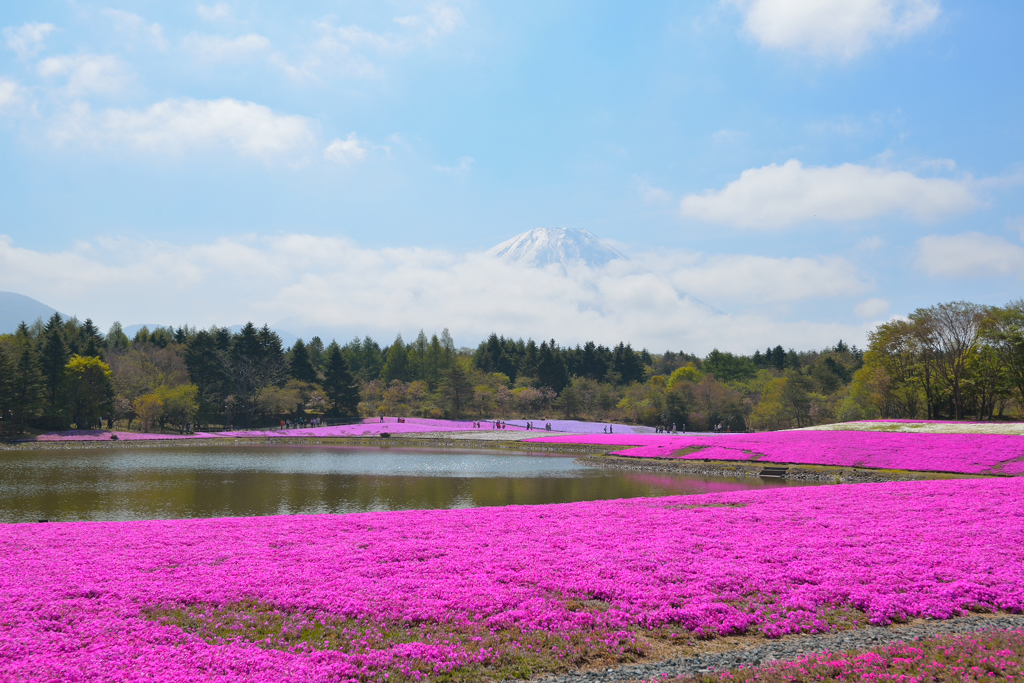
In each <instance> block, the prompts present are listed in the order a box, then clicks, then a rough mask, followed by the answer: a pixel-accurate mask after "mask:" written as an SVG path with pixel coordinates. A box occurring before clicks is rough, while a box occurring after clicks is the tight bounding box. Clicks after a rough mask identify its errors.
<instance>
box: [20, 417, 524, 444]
mask: <svg viewBox="0 0 1024 683" xmlns="http://www.w3.org/2000/svg"><path fill="white" fill-rule="evenodd" d="M384 420H385V421H384V422H381V421H380V418H368V419H366V420H363V421H362V422H358V423H356V424H349V425H338V426H334V427H303V428H301V429H238V430H231V431H224V432H196V433H194V434H150V433H144V432H121V431H115V432H110V431H106V430H88V429H85V430H74V431H67V432H51V433H49V434H41V435H39V436H38V437H36V438H35V439H34V440H35V441H109V440H111V436H112V435H113V436H117V438H118V440H121V441H163V440H170V439H218V438H236V437H241V438H275V437H281V436H287V437H314V438H315V437H322V438H330V437H352V436H356V437H358V436H378V435H380V434H381V432H387V433H389V434H417V433H428V432H461V431H467V432H468V431H476V432H480V431H487V430H491V429H492V427H491V423H490V422H482V423H480V427H474V426H473V424H474V423H473V422H472V421H470V420H432V419H427V418H413V417H410V418H406V419H405V421H404V422H398V421H397V419H396V418H393V417H387V418H385V419H384ZM506 431H523V432H525V431H526V428H525V427H520V426H517V425H513V424H509V425H508V427H507V428H506Z"/></svg>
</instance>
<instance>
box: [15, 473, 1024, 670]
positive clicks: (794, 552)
mask: <svg viewBox="0 0 1024 683" xmlns="http://www.w3.org/2000/svg"><path fill="white" fill-rule="evenodd" d="M1022 538H1024V479H1016V478H1004V479H979V480H953V481H927V482H910V483H888V484H860V485H849V486H823V487H811V488H792V489H775V490H771V491H743V492H732V493H721V494H710V495H703V496H679V497H669V498H654V499H632V500H617V501H599V502H588V503H574V504H565V505H539V506H521V507H519V506H511V507H504V508H477V509H469V510H443V511H442V510H433V511H411V512H381V513H363V514H351V515H337V516H335V515H321V516H293V517H262V518H259V517H257V518H241V519H205V520H175V521H141V522H101V523H95V522H94V523H89V522H75V523H50V524H10V525H3V526H0V544H2V547H3V549H4V552H3V554H2V555H0V624H2V625H3V628H2V629H0V680H17V681H30V682H34V681H56V680H148V681H155V682H170V681H214V680H216V681H219V682H234V681H239V682H240V681H251V682H254V683H262V682H264V681H267V682H269V681H275V682H276V681H284V680H287V681H321V680H346V679H347V680H353V679H354V680H364V681H370V680H373V681H378V682H383V681H385V680H386V679H385V674H386V673H387V674H388V675H389V676H390V679H388V680H391V681H394V680H396V679H397V680H418V679H419V678H420V676H421V675H423V674H426V675H431V673H432V672H440V671H446V670H449V669H451V668H452V667H458V666H463V665H466V664H469V663H472V662H474V661H480V658H481V657H483V658H487V657H490V656H492V654H493V653H483V654H481V653H480V652H479V651H472V649H471V643H468V642H467V641H469V640H471V639H470V638H468V637H467V638H465V639H463V640H460V638H459V634H460V633H479V629H480V628H488V629H491V630H500V629H522V630H526V631H530V630H540V631H546V632H552V633H556V634H559V633H565V634H567V636H568V634H570V633H576V632H578V631H580V630H589V631H590V632H593V633H597V634H605V635H604V636H600V637H602V638H606V639H607V640H609V641H610V642H623V641H624V640H628V638H629V637H631V636H630V634H631V633H635V632H636V631H637V630H638V629H644V628H656V627H662V626H667V627H668V628H670V629H671V631H674V632H679V633H686V632H691V633H698V634H716V633H717V634H728V633H740V632H744V631H750V630H757V629H759V630H760V631H762V632H763V633H765V634H767V635H769V636H780V635H783V634H786V633H790V632H796V631H825V630H828V629H829V628H830V626H829V624H828V618H829V614H831V613H832V612H831V610H832V608H839V609H844V610H851V609H853V610H861V611H863V612H864V613H865V614H866V616H867V618H868V619H869V620H870V621H871V622H873V623H879V624H881V623H886V622H888V621H890V620H901V619H910V618H915V617H929V618H938V619H943V618H948V617H951V616H954V615H958V614H962V613H964V612H965V611H966V610H978V609H983V610H1005V611H1010V612H1017V613H1019V612H1021V611H1022V610H1024V544H1022V543H1021V542H1020V541H1021V539H1022ZM243 601H250V602H251V601H260V602H261V603H264V604H269V605H273V606H275V609H280V610H283V611H286V612H288V613H306V614H313V615H317V614H319V615H329V616H331V617H332V618H335V619H355V620H360V623H364V624H370V625H373V624H377V625H379V627H380V628H382V629H383V628H395V625H396V624H398V627H399V628H405V629H407V630H408V631H410V632H411V633H419V632H420V631H419V630H418V629H419V628H420V626H419V625H420V624H428V625H430V624H433V625H439V626H440V627H443V628H444V629H447V630H448V631H447V632H450V633H451V634H452V635H451V638H450V639H449V638H447V637H446V640H447V641H448V642H436V641H435V642H432V643H422V644H418V643H404V644H397V645H392V646H386V647H382V648H380V649H377V650H372V649H371V650H364V651H356V652H345V651H342V650H338V649H327V650H321V651H316V650H313V651H308V650H307V649H303V648H283V649H275V648H273V647H269V646H266V645H267V642H263V643H262V644H263V645H264V646H263V647H261V644H260V643H257V642H249V641H245V640H241V639H226V640H222V641H220V642H210V641H208V640H204V639H203V638H201V637H199V636H198V635H195V634H194V633H192V632H187V631H183V630H181V629H179V628H178V627H177V626H174V625H171V624H168V623H163V622H159V621H154V620H153V619H149V618H146V610H150V609H160V608H162V609H171V608H175V607H177V608H184V609H186V610H189V609H192V608H190V607H189V606H190V605H192V606H195V607H194V609H196V611H201V610H202V609H207V608H204V607H203V606H204V605H205V606H210V605H213V606H217V605H220V606H230V605H232V604H237V603H239V602H243ZM586 601H590V602H594V601H600V604H603V605H604V606H605V608H606V609H580V607H579V605H581V604H589V603H588V602H586ZM574 605H575V606H574ZM403 624H404V626H403ZM388 625H390V626H388ZM474 629H475V630H474ZM357 637H358V636H357ZM501 643H502V647H505V648H508V649H510V650H511V649H514V648H516V647H518V646H517V644H516V641H514V640H504V641H501ZM474 658H475V659H474ZM412 662H419V663H420V664H416V666H422V667H426V668H425V669H415V670H414V669H412V668H410V667H411V664H410V663H412ZM403 666H404V667H406V668H404V669H403Z"/></svg>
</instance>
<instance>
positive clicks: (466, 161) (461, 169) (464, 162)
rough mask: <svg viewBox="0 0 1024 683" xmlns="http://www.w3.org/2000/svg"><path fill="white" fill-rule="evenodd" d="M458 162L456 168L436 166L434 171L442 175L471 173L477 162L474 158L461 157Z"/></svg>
mask: <svg viewBox="0 0 1024 683" xmlns="http://www.w3.org/2000/svg"><path fill="white" fill-rule="evenodd" d="M458 162H459V163H458V164H457V165H456V166H435V167H434V170H435V171H440V172H441V173H469V169H470V168H472V167H473V164H474V163H476V160H475V159H473V157H459V158H458Z"/></svg>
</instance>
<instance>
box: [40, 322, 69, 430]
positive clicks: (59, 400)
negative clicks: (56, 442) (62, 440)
mask: <svg viewBox="0 0 1024 683" xmlns="http://www.w3.org/2000/svg"><path fill="white" fill-rule="evenodd" d="M70 359H71V353H70V351H69V350H68V345H67V342H66V341H65V340H64V323H63V321H62V320H61V317H60V314H59V313H54V314H53V316H52V317H51V318H50V319H49V321H47V323H46V327H45V328H44V329H43V335H42V340H41V349H40V353H39V371H40V373H41V374H42V390H43V398H44V401H45V403H44V411H45V417H46V422H47V426H48V427H49V428H50V429H67V427H68V426H69V425H70V421H69V419H68V411H67V407H68V406H67V404H68V401H67V382H66V379H67V377H66V374H65V371H64V368H65V367H66V366H67V364H68V361H69V360H70Z"/></svg>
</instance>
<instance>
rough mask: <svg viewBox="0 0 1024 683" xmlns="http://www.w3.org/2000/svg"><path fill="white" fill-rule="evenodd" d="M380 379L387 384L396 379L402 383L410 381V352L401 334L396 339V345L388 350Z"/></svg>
mask: <svg viewBox="0 0 1024 683" xmlns="http://www.w3.org/2000/svg"><path fill="white" fill-rule="evenodd" d="M380 378H381V379H382V380H384V381H385V382H391V381H392V380H396V379H397V380H399V381H401V382H408V381H409V352H408V350H407V348H406V346H405V342H404V341H402V335H401V334H399V335H398V336H397V337H395V343H394V344H392V345H391V346H390V347H389V348H388V352H387V355H386V357H385V359H384V367H383V368H381V371H380Z"/></svg>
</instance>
